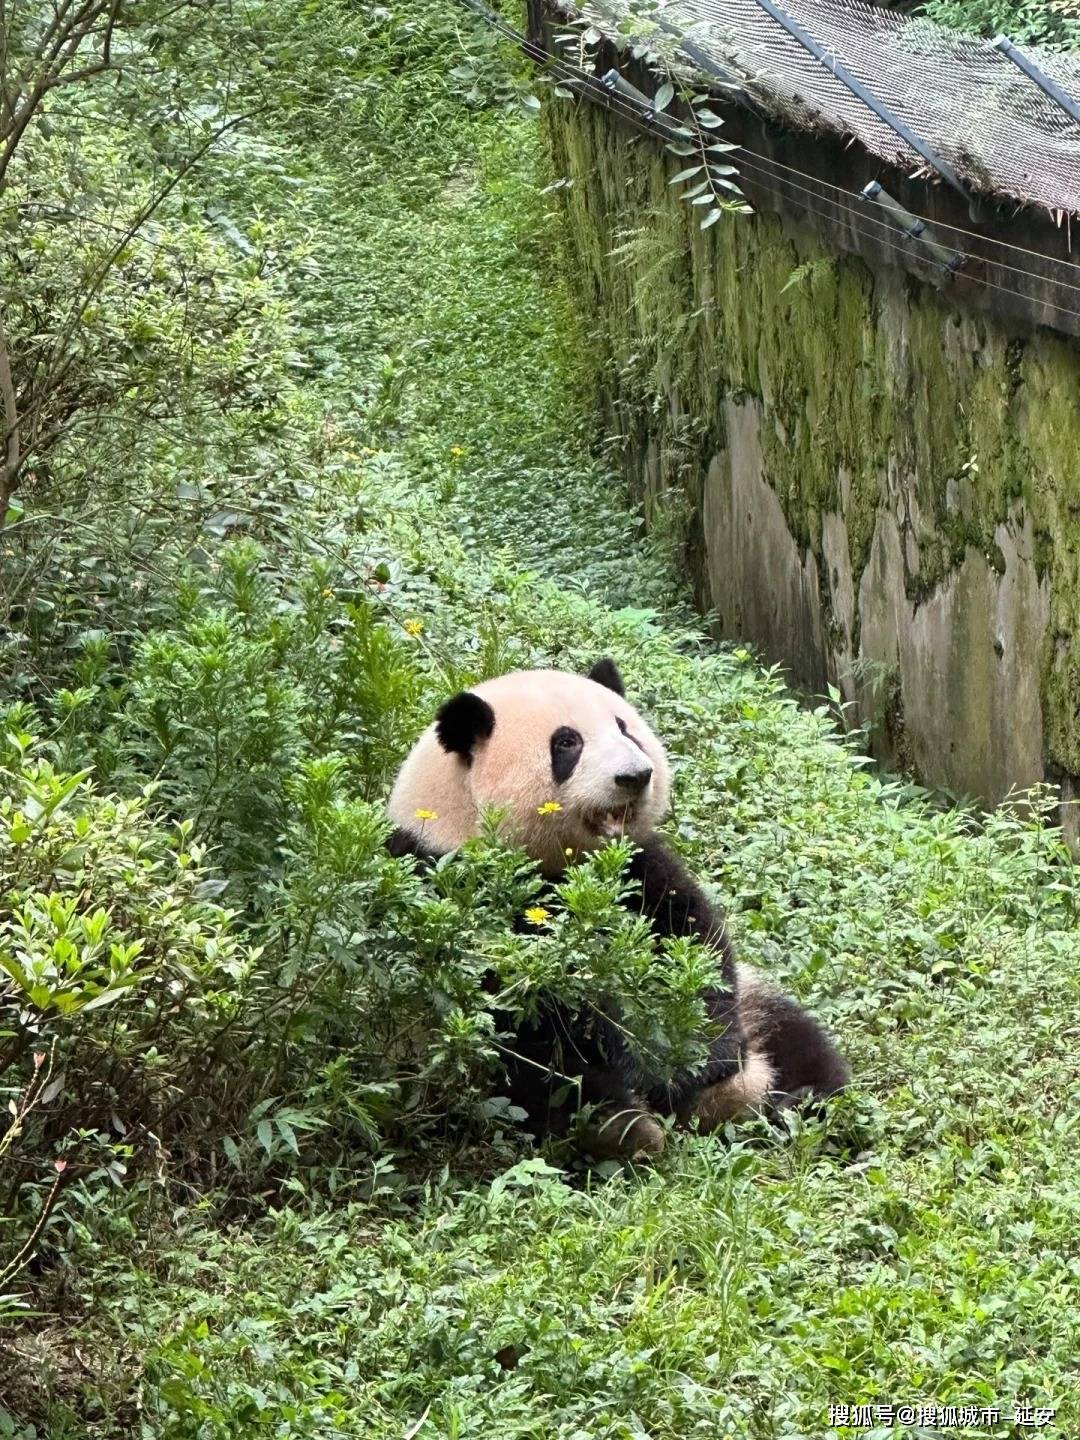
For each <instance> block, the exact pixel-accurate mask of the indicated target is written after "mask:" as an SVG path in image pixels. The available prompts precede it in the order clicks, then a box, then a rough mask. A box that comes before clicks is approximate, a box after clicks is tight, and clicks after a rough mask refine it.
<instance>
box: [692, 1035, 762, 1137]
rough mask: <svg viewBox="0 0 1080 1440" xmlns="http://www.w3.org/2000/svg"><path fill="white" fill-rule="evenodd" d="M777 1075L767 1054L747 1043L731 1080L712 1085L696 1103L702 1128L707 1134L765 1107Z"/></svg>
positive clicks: (698, 1119)
mask: <svg viewBox="0 0 1080 1440" xmlns="http://www.w3.org/2000/svg"><path fill="white" fill-rule="evenodd" d="M775 1083H776V1076H775V1073H774V1071H773V1068H772V1066H771V1065H770V1064H769V1062H768V1060H767V1058H766V1057H765V1055H764V1053H763V1052H762V1051H760V1050H755V1049H754V1047H753V1045H751V1044H747V1047H746V1052H745V1055H744V1056H743V1063H742V1067H741V1068H740V1070H739V1071H738V1073H737V1074H735V1075H732V1076H731V1078H730V1079H729V1080H721V1081H720V1083H719V1085H710V1086H708V1087H707V1088H706V1089H705V1090H703V1091H702V1092H701V1094H700V1095H699V1096H698V1098H697V1100H696V1101H695V1102H694V1114H695V1115H696V1116H697V1121H698V1125H699V1127H700V1129H701V1130H702V1131H703V1132H704V1133H705V1134H708V1132H709V1131H710V1130H715V1129H716V1128H717V1126H718V1125H723V1123H724V1122H725V1120H737V1119H738V1118H739V1117H740V1116H743V1115H749V1114H752V1113H753V1112H754V1111H755V1110H758V1109H760V1108H761V1106H762V1105H763V1103H764V1101H765V1099H766V1097H767V1095H768V1093H769V1091H770V1090H771V1089H772V1088H773V1086H774V1085H775Z"/></svg>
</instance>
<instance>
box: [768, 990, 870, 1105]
mask: <svg viewBox="0 0 1080 1440" xmlns="http://www.w3.org/2000/svg"><path fill="white" fill-rule="evenodd" d="M753 1011H754V1014H753V1018H752V1021H750V1022H748V1028H750V1029H751V1030H752V1032H753V1037H754V1044H755V1045H756V1046H758V1048H759V1049H761V1050H762V1051H764V1053H765V1055H766V1057H767V1058H768V1059H769V1060H770V1061H771V1063H772V1066H773V1069H774V1070H775V1072H776V1089H775V1090H774V1091H773V1092H771V1094H770V1100H771V1102H772V1105H773V1106H774V1108H777V1109H783V1108H785V1107H786V1106H789V1105H794V1104H799V1103H801V1102H802V1101H803V1100H804V1099H806V1098H807V1097H809V1096H813V1097H814V1098H815V1099H818V1100H824V1099H826V1098H827V1097H828V1096H830V1095H836V1094H838V1093H839V1092H840V1091H841V1090H843V1089H844V1087H845V1086H846V1085H847V1084H848V1082H849V1081H850V1079H851V1071H850V1070H849V1069H848V1065H847V1062H846V1061H845V1060H844V1058H843V1056H842V1055H841V1054H840V1053H839V1051H838V1050H837V1048H836V1046H835V1045H834V1044H833V1041H832V1038H831V1036H830V1035H829V1033H828V1031H826V1030H825V1028H824V1026H822V1025H821V1024H819V1023H818V1021H817V1020H815V1019H814V1017H813V1016H812V1015H810V1014H809V1013H808V1012H807V1011H806V1010H804V1009H803V1008H802V1006H801V1005H800V1004H799V1003H798V1002H797V1001H796V1000H793V999H792V998H791V996H790V995H784V994H783V993H782V992H781V991H779V990H772V989H768V990H759V991H757V992H756V993H755V995H754V997H753Z"/></svg>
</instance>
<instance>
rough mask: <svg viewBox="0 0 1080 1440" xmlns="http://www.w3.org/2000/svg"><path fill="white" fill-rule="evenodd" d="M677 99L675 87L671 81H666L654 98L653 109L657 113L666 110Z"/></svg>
mask: <svg viewBox="0 0 1080 1440" xmlns="http://www.w3.org/2000/svg"><path fill="white" fill-rule="evenodd" d="M674 98H675V86H674V85H672V83H671V81H670V80H665V81H664V83H663V85H661V86H660V89H659V90H657V92H656V94H655V95H654V96H653V102H652V105H653V109H654V110H655V111H657V112H659V111H661V110H666V109H667V107H668V106H669V105H670V104H671V102H672V100H674Z"/></svg>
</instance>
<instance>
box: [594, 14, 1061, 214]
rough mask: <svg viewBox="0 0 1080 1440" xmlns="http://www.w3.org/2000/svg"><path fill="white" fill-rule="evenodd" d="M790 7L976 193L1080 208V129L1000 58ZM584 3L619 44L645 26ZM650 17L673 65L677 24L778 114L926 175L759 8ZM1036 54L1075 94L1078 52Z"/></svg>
mask: <svg viewBox="0 0 1080 1440" xmlns="http://www.w3.org/2000/svg"><path fill="white" fill-rule="evenodd" d="M783 8H784V11H785V12H786V13H787V14H788V15H789V16H790V17H791V19H792V20H793V21H794V22H796V24H797V25H798V26H799V27H800V28H801V29H802V30H803V31H805V32H806V33H807V34H808V35H810V36H812V37H813V38H814V40H815V41H816V42H817V44H818V46H819V47H820V48H821V49H822V50H823V51H824V52H825V53H826V54H827V55H828V56H835V57H836V61H837V62H838V64H840V65H842V66H843V68H844V69H845V70H846V71H847V72H850V74H851V76H853V77H854V78H855V79H856V80H857V82H858V83H859V85H860V86H861V87H864V88H865V90H866V91H867V92H869V93H870V94H871V95H873V96H875V97H876V98H877V100H878V101H880V103H881V106H882V107H887V111H888V112H889V113H890V114H891V115H892V116H894V117H898V118H899V119H900V120H901V121H902V122H903V124H904V126H906V127H910V130H911V131H912V132H913V133H914V134H915V135H916V136H919V137H921V138H922V139H923V140H924V141H925V142H926V144H927V145H928V146H929V147H931V148H932V150H933V152H934V153H935V154H936V155H938V156H941V157H944V158H945V160H946V161H947V162H948V164H949V165H950V166H951V167H952V169H953V170H955V172H956V174H957V175H959V176H960V177H961V179H962V180H963V181H964V183H965V185H966V186H967V187H968V188H970V189H971V190H973V191H976V192H982V193H984V194H987V195H996V196H1007V197H1009V198H1011V199H1014V200H1019V201H1021V202H1024V203H1028V204H1032V203H1034V204H1037V205H1041V206H1043V207H1044V208H1045V209H1047V210H1051V211H1063V212H1067V213H1069V214H1080V125H1078V124H1077V123H1076V121H1075V120H1073V118H1072V117H1071V115H1070V114H1069V113H1067V111H1066V110H1064V109H1062V108H1061V107H1060V106H1059V105H1058V104H1057V102H1056V101H1054V100H1053V99H1052V98H1051V97H1050V96H1049V95H1047V94H1046V93H1044V91H1043V90H1041V89H1040V88H1039V87H1038V86H1037V85H1035V84H1034V83H1033V82H1032V81H1031V80H1030V79H1029V78H1028V76H1027V75H1026V74H1025V73H1023V72H1022V71H1021V70H1019V69H1018V68H1017V67H1016V66H1015V65H1014V64H1013V63H1012V62H1011V61H1010V60H1008V59H1007V58H1006V56H1005V55H1003V54H1002V53H1001V52H1000V51H998V50H995V49H993V47H992V46H990V45H988V44H987V43H986V42H985V41H983V40H981V39H979V38H978V37H977V36H973V35H964V34H960V33H958V32H955V31H951V30H945V29H943V28H942V27H940V26H937V25H934V24H932V23H931V22H930V21H928V20H923V19H911V18H909V17H905V16H903V15H901V14H898V13H896V12H895V11H891V10H886V9H883V8H880V7H877V6H873V5H868V4H864V3H862V0H784V6H783ZM578 9H579V12H580V14H581V15H583V16H584V17H585V18H587V19H588V20H589V22H590V23H592V24H593V25H595V26H597V28H598V29H600V30H601V32H602V33H606V34H608V35H612V36H615V35H617V34H618V33H619V24H620V22H622V21H624V20H625V19H626V18H627V17H628V16H629V15H630V14H631V12H632V11H633V14H634V15H635V18H636V22H637V31H638V33H639V34H640V32H641V22H642V20H644V19H647V18H648V12H647V11H645V12H642V11H641V10H640V8H639V7H638V6H637V5H636V3H635V0H583V3H581V4H580V6H579V7H578ZM655 13H656V15H657V16H659V17H661V18H662V20H663V28H662V29H660V28H658V29H657V30H656V32H655V48H656V49H657V51H658V52H659V53H661V54H663V53H665V50H666V53H669V54H670V55H671V57H672V58H673V59H675V58H676V55H677V50H678V46H677V44H676V43H675V42H673V41H672V40H671V38H670V30H671V29H674V30H675V31H676V32H678V33H680V34H681V35H682V36H684V37H685V38H686V39H687V40H690V41H692V42H693V43H694V44H695V45H696V46H698V47H700V49H701V50H702V51H703V52H704V53H705V54H707V55H708V56H711V57H712V58H713V59H714V60H715V61H716V63H717V64H719V65H721V66H723V67H724V69H725V70H727V71H728V72H730V73H732V74H734V75H735V76H736V77H737V78H738V79H739V80H740V81H741V82H742V83H743V84H744V85H745V87H746V90H747V92H748V93H749V94H750V95H752V96H753V97H754V98H755V99H756V100H757V101H758V102H759V103H760V104H761V105H762V106H763V107H764V108H765V109H767V110H768V111H769V112H770V113H771V114H772V115H774V116H775V117H776V118H778V119H781V120H785V121H787V122H788V123H791V124H794V125H796V126H797V127H798V128H800V129H803V130H815V129H816V130H821V129H825V130H829V131H832V132H833V133H835V134H839V135H842V136H854V137H855V138H857V139H858V140H859V141H860V142H861V143H862V144H863V145H864V146H865V147H866V148H867V150H869V151H870V152H871V154H874V155H877V156H878V157H879V158H880V159H882V160H885V161H887V162H888V163H889V164H891V165H897V166H900V167H902V168H908V169H911V168H913V167H915V168H918V169H920V170H921V169H923V168H924V167H925V165H926V163H927V162H926V160H925V157H924V156H920V155H919V154H918V153H916V151H915V150H914V149H913V148H912V147H911V146H910V145H909V144H908V143H907V141H906V140H905V139H904V138H903V136H902V134H900V133H898V131H897V130H895V129H894V128H892V126H891V125H890V124H888V123H887V121H886V120H885V119H883V118H882V117H881V114H880V113H876V112H875V110H874V109H873V108H872V107H871V106H869V105H868V104H866V103H864V102H863V100H862V99H860V98H859V96H858V95H857V94H854V93H853V92H852V90H851V89H850V88H849V87H848V86H847V85H846V84H843V83H841V81H840V80H839V79H838V78H837V77H836V76H835V75H834V74H832V73H831V72H830V70H829V68H828V66H827V65H825V64H822V63H820V62H819V60H818V59H817V58H815V56H814V55H813V54H811V53H810V52H809V51H808V50H807V49H806V48H805V47H804V46H803V45H802V44H801V43H800V42H799V40H798V39H796V38H795V37H794V36H793V35H792V34H790V33H788V31H787V30H785V29H784V28H783V26H782V25H781V24H779V23H778V22H777V21H776V20H775V19H774V18H773V17H772V16H771V15H769V14H767V13H766V12H765V11H764V10H763V9H762V8H761V6H760V4H759V3H758V0H657V4H656V10H655ZM650 43H652V40H651V38H650ZM1030 54H1031V58H1032V59H1033V60H1034V61H1036V62H1037V64H1038V67H1039V68H1040V69H1041V70H1042V71H1044V72H1045V73H1046V75H1047V76H1049V77H1050V78H1051V79H1052V80H1053V81H1054V83H1055V85H1056V86H1058V87H1059V88H1060V89H1061V90H1062V91H1063V92H1065V93H1066V94H1068V95H1071V96H1074V97H1075V96H1080V58H1078V57H1073V56H1062V55H1055V54H1053V53H1052V52H1049V51H1044V50H1038V49H1035V48H1032V49H1031V51H1030ZM682 63H683V65H684V66H685V64H686V60H685V58H684V59H683V60H682Z"/></svg>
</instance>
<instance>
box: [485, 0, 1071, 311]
mask: <svg viewBox="0 0 1080 1440" xmlns="http://www.w3.org/2000/svg"><path fill="white" fill-rule="evenodd" d="M458 3H460V4H462V5H464V6H466V7H467V8H468V9H470V10H473V11H474V12H475V13H477V14H479V15H480V16H481V17H482V18H483V19H484V20H485V21H487V23H489V24H491V25H492V26H493V28H495V29H497V30H499V32H500V33H502V34H503V35H505V36H506V37H507V38H508V39H512V40H513V41H514V42H515V44H517V45H518V46H519V47H520V49H521V50H522V51H523V52H524V53H525V54H526V55H528V56H529V57H530V58H531V59H533V60H535V61H537V62H538V64H540V65H542V66H543V67H544V68H545V69H547V70H548V71H550V73H551V74H552V75H553V76H554V77H555V78H556V79H557V80H558V81H559V82H560V83H561V84H563V85H565V86H567V87H568V88H570V89H571V90H573V91H574V93H576V94H577V95H579V96H580V97H582V98H584V99H586V100H589V101H592V102H595V103H598V104H600V105H602V106H603V107H604V108H606V109H608V110H611V111H612V112H613V113H615V114H617V115H618V116H619V117H620V118H621V119H623V120H625V121H627V122H628V123H629V124H631V125H633V126H634V127H635V128H636V129H639V130H642V131H644V132H645V133H647V134H649V135H650V136H651V137H652V138H654V139H661V140H669V139H673V138H681V139H684V138H685V132H684V127H682V126H681V125H680V123H679V122H676V121H674V120H672V119H671V118H670V117H668V116H666V115H664V114H662V113H661V114H658V113H656V112H654V111H653V110H652V109H651V106H650V107H648V108H646V107H645V106H643V105H642V104H639V103H635V102H633V101H630V100H628V99H627V98H626V97H625V96H624V95H620V94H619V92H618V91H615V90H610V89H608V88H607V87H606V86H605V85H604V84H603V83H602V81H601V80H600V79H599V77H598V76H596V75H595V74H592V73H590V72H589V71H587V70H585V69H583V68H582V67H581V66H578V65H575V64H573V63H572V62H570V61H568V60H566V59H564V58H562V57H560V56H558V55H553V54H551V53H550V52H549V51H547V50H545V49H544V48H543V47H541V46H539V45H537V44H536V43H535V42H533V41H531V40H530V39H529V38H528V37H527V36H526V35H523V34H522V33H521V32H520V31H518V30H516V29H514V28H513V27H512V26H511V25H509V24H508V23H507V22H506V21H505V20H503V19H502V17H501V16H499V15H497V14H496V13H495V12H494V11H492V10H490V9H489V8H488V7H487V6H486V5H485V4H484V3H483V0H458ZM680 130H683V133H682V134H680V133H679V132H680ZM710 138H713V137H712V135H711V132H710V134H709V135H707V136H706V137H705V138H704V142H703V143H706V144H707V143H708V141H709V139H710ZM733 153H734V154H735V155H737V156H738V157H739V162H738V163H739V166H740V168H742V169H746V170H747V171H750V172H754V171H757V172H758V175H759V176H760V175H761V174H764V175H765V176H766V177H767V179H768V181H769V182H771V183H766V181H765V180H764V179H761V178H755V180H754V183H755V185H756V186H757V187H758V189H759V190H762V191H764V192H765V193H767V194H769V195H771V196H772V197H773V198H774V199H775V200H778V201H780V202H781V203H783V204H786V205H794V206H796V207H797V208H800V209H803V210H805V211H806V212H807V213H809V214H812V215H816V216H818V217H820V218H822V219H825V220H830V221H833V222H835V221H836V219H837V213H836V212H837V210H840V211H841V213H842V216H843V219H844V223H845V224H846V225H847V226H848V228H849V229H850V230H851V231H852V233H853V234H856V235H861V236H863V237H864V238H865V239H867V240H868V241H869V242H871V243H872V244H875V245H878V246H882V247H884V248H885V249H887V250H890V251H892V252H894V253H896V254H899V255H902V256H903V257H904V259H905V260H907V261H909V262H910V261H911V260H912V259H915V260H918V261H919V262H920V263H922V264H924V265H925V264H927V263H928V262H927V260H926V257H925V256H923V255H921V254H920V253H919V252H918V250H917V249H916V248H914V247H913V245H912V241H911V238H910V235H909V234H908V232H907V231H905V230H903V229H902V228H900V227H899V226H897V225H895V224H892V223H890V222H889V221H888V220H885V219H882V218H880V216H878V215H874V214H871V213H869V212H868V210H867V208H866V206H865V202H863V201H862V200H860V199H859V198H858V197H857V196H856V195H855V194H854V192H852V191H849V190H844V189H843V188H842V187H840V186H837V185H834V184H832V183H831V182H830V181H826V180H819V179H818V178H817V177H816V176H814V175H810V174H808V173H806V172H805V171H801V170H797V169H795V168H794V167H793V166H789V165H785V164H783V163H782V162H781V161H778V160H774V159H773V158H772V157H771V156H767V155H762V154H759V153H758V152H757V151H753V150H748V149H747V148H746V147H745V146H742V145H735V146H734V147H733ZM778 172H780V173H778ZM783 172H786V173H783ZM789 174H790V175H797V176H799V178H800V179H802V180H808V181H810V182H811V184H812V185H815V186H818V187H821V188H823V189H826V190H830V191H832V192H833V197H835V198H833V197H830V196H827V195H823V194H819V193H818V192H817V191H815V190H811V189H810V188H808V187H807V186H805V185H800V184H798V183H797V182H796V181H792V180H789V179H788V178H787V175H789ZM777 185H780V186H783V187H785V188H784V189H783V190H778V189H777V188H776V186H777ZM791 190H795V191H797V192H799V194H800V195H805V196H809V197H810V199H815V200H818V201H821V202H822V204H824V205H826V206H829V207H831V208H830V209H821V208H819V206H817V205H813V204H811V203H810V201H809V200H807V199H802V198H799V197H798V196H793V195H791V194H790V193H788V192H790V191H791ZM910 213H911V214H912V215H917V212H914V211H912V212H910ZM917 218H919V219H922V220H924V221H925V222H926V223H927V224H928V225H930V226H932V227H933V228H935V229H939V230H940V229H948V230H951V231H952V232H953V233H955V234H960V235H965V236H968V237H970V238H973V239H976V240H979V241H985V242H986V243H991V244H995V245H998V246H1003V247H1005V248H1006V249H1009V250H1012V251H1015V252H1017V253H1019V254H1023V255H1030V256H1031V257H1033V258H1036V259H1039V260H1042V261H1043V262H1044V263H1046V264H1047V265H1057V266H1058V267H1059V268H1060V267H1062V266H1063V265H1067V264H1068V262H1063V261H1057V260H1055V259H1054V258H1053V257H1051V256H1046V255H1044V254H1042V253H1041V252H1040V251H1037V250H1028V249H1026V248H1025V247H1023V246H1016V245H1010V244H1009V243H1008V242H1007V241H1001V240H996V239H994V237H991V236H983V235H979V234H978V232H974V231H966V230H963V229H962V228H961V227H958V226H950V225H947V224H945V223H944V222H942V221H941V220H939V219H937V218H936V217H934V218H932V217H929V216H921V215H917ZM886 237H888V238H886ZM894 241H899V242H900V243H899V244H896V243H893V242H894ZM962 256H963V259H964V260H980V261H982V262H984V263H988V264H992V265H993V266H994V267H995V268H996V269H998V270H1008V271H1010V272H1012V273H1013V274H1015V275H1018V276H1023V277H1025V278H1027V279H1031V280H1036V281H1038V282H1040V283H1053V284H1057V285H1061V286H1064V287H1065V288H1066V289H1069V290H1073V291H1076V292H1077V293H1080V284H1077V283H1074V282H1073V281H1069V280H1064V279H1055V278H1054V277H1052V276H1050V275H1048V274H1045V273H1042V272H1036V271H1032V270H1027V269H1025V268H1024V267H1022V266H1018V265H1015V264H1013V263H1011V262H1009V261H1007V260H1000V259H996V258H995V259H991V258H989V257H987V256H984V255H980V254H978V253H977V252H975V251H972V250H971V248H970V247H968V248H967V249H966V250H963V251H962ZM931 268H932V267H931ZM1068 268H1069V269H1070V270H1073V269H1075V268H1076V267H1074V266H1071V265H1068ZM965 280H966V281H967V282H969V283H974V284H977V285H981V286H983V287H984V288H987V289H991V290H995V291H998V292H999V293H1002V294H1006V295H1010V296H1013V297H1015V298H1016V299H1019V300H1023V301H1027V302H1029V303H1030V301H1031V295H1030V294H1029V293H1028V292H1027V291H1024V290H1018V289H1015V288H1013V287H1012V286H1008V285H1001V284H998V283H997V282H995V281H992V280H988V279H985V278H983V277H980V276H978V275H966V276H965ZM1057 309H1058V310H1059V311H1060V313H1062V314H1063V315H1067V316H1069V317H1070V318H1072V319H1076V320H1080V309H1072V308H1070V307H1068V306H1060V305H1059V306H1057Z"/></svg>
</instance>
